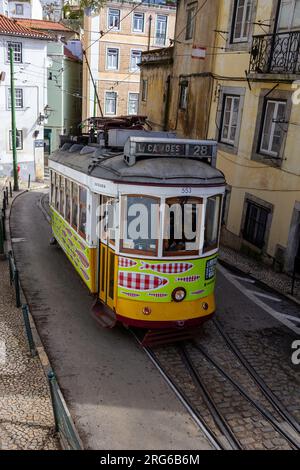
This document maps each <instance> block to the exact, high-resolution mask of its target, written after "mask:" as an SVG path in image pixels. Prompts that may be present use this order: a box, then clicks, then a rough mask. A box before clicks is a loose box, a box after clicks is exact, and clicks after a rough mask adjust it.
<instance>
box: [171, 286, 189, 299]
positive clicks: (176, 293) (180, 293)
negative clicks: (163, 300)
mask: <svg viewBox="0 0 300 470" xmlns="http://www.w3.org/2000/svg"><path fill="white" fill-rule="evenodd" d="M185 298H186V290H185V289H184V288H183V287H177V289H174V290H173V292H172V299H173V300H174V302H182V301H183V300H184V299H185Z"/></svg>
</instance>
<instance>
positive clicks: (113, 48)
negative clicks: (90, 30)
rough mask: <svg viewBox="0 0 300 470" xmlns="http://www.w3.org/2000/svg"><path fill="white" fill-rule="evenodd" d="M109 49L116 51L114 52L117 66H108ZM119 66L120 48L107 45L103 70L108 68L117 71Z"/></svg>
mask: <svg viewBox="0 0 300 470" xmlns="http://www.w3.org/2000/svg"><path fill="white" fill-rule="evenodd" d="M109 51H116V52H117V54H116V57H117V66H116V67H110V66H109V63H108V62H109V60H108V58H109V55H110V54H109ZM119 68H120V48H119V47H111V46H107V48H106V63H105V70H110V71H113V70H115V71H118V70H119Z"/></svg>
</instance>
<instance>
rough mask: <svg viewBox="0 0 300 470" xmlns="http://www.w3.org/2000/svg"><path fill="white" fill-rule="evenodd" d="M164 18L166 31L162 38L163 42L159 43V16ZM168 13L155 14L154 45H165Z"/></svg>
mask: <svg viewBox="0 0 300 470" xmlns="http://www.w3.org/2000/svg"><path fill="white" fill-rule="evenodd" d="M163 17H164V18H165V19H166V21H165V25H166V31H165V39H164V42H163V43H161V42H160V38H159V37H158V24H159V23H161V22H160V21H159V18H163ZM168 18H169V17H168V15H161V14H157V15H156V22H155V45H156V46H161V47H165V45H166V42H167V35H168V23H169V22H168Z"/></svg>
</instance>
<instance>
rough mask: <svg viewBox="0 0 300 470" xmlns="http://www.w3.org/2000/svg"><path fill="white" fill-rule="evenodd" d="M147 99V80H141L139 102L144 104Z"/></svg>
mask: <svg viewBox="0 0 300 470" xmlns="http://www.w3.org/2000/svg"><path fill="white" fill-rule="evenodd" d="M147 99H148V79H147V78H143V79H142V94H141V100H142V101H143V102H145V103H146V102H147Z"/></svg>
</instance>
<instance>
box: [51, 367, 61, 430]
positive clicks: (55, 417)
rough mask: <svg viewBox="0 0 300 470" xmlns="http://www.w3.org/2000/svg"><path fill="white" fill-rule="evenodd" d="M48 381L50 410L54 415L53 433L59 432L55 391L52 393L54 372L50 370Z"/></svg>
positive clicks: (54, 380) (54, 381)
mask: <svg viewBox="0 0 300 470" xmlns="http://www.w3.org/2000/svg"><path fill="white" fill-rule="evenodd" d="M48 381H49V387H50V394H51V401H52V408H53V415H54V422H55V431H56V432H58V430H59V419H58V411H57V409H56V399H55V391H54V387H55V385H56V377H55V375H54V372H53V371H52V370H51V371H50V372H48Z"/></svg>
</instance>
